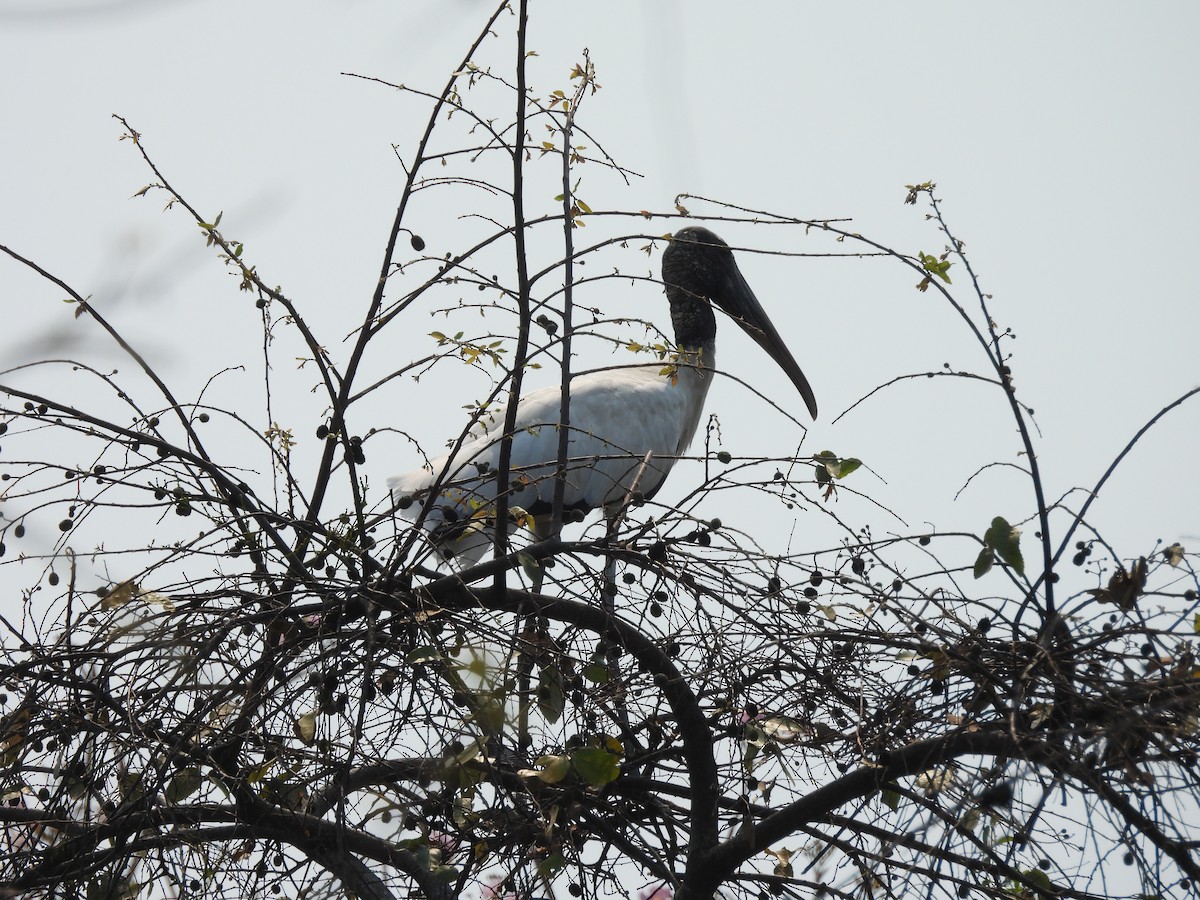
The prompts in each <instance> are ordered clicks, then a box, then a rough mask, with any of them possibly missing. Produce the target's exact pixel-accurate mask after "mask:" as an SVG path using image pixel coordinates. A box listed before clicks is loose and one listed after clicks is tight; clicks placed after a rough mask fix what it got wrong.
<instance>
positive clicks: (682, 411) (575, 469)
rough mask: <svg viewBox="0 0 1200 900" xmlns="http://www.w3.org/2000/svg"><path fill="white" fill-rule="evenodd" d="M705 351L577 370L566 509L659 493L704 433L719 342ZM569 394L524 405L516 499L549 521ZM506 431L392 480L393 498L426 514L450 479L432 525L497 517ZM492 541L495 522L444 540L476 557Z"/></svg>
mask: <svg viewBox="0 0 1200 900" xmlns="http://www.w3.org/2000/svg"><path fill="white" fill-rule="evenodd" d="M697 357H698V359H699V360H700V361H702V362H696V363H694V364H690V365H688V364H679V365H677V366H676V367H674V370H673V373H672V374H663V369H664V365H665V364H664V363H654V364H650V365H637V366H622V367H619V368H612V369H602V370H598V371H592V372H584V373H580V374H579V375H576V376H574V377H573V378H572V379H571V390H570V421H571V426H570V437H569V438H568V445H567V462H566V467H565V473H566V477H565V485H564V495H563V505H564V508H565V509H568V510H582V511H585V512H586V511H588V510H592V509H597V508H603V509H604V510H605V511H606V512H611V511H613V510H615V508H616V507H618V506H619V505H620V504H621V503H622V502H623V501H624V500H625V499H626V497H627V496H629V494H630V493H631V492H632V491H636V492H638V493H640V494H642V495H643V496H646V497H649V496H652V495H653V494H654V493H655V492H656V491H657V490H658V488H659V487H661V486H662V483H663V481H664V480H665V479H666V477H667V473H668V472H669V471H670V470H671V467H672V466H673V465H674V464H675V461H676V459H677V458H678V457H679V456H681V455H682V454H684V453H685V452H686V451H687V449H688V446H689V445H690V444H691V442H692V438H693V437H694V436H695V433H696V428H697V426H698V424H699V422H700V417H701V412H702V410H703V407H704V398H705V396H706V395H707V394H708V388H709V386H710V385H711V384H712V380H713V375H714V372H713V369H712V365H713V350H712V346H711V344H710V345H709V346H707V347H705V348H703V350H702V352H701V353H700V354H688V355H687V358H688V359H689V360H696V359H697ZM560 402H561V391H560V389H559V388H557V387H549V388H543V389H541V390H538V391H534V392H532V393H530V394H527V395H526V396H524V397H522V398H521V400H520V402H519V403H518V404H517V418H516V428H515V430H514V433H513V442H512V466H511V471H512V475H511V477H510V478H509V481H510V483H512V484H513V490H512V492H511V493H510V495H509V507H510V509H511V508H520V509H522V510H526V511H527V512H529V513H530V514H531V515H533V517H534V519H535V521H536V522H537V523H538V524H539V525H541V524H545V523H546V522H547V521H548V520H549V511H550V508H551V505H552V503H553V499H554V483H555V478H554V473H555V471H556V469H557V468H558V466H557V459H558V440H559V439H558V434H559V429H558V427H557V423H558V422H559V408H560ZM502 434H503V423H500V424H497V425H496V426H495V427H494V428H492V429H491V430H489V431H488V432H487V433H486V434H482V435H477V436H472V437H468V438H467V440H466V441H464V442H463V445H462V446H461V447H460V448H459V449H458V451H457V452H456V453H454V454H453V456H451V455H450V454H446V455H444V456H441V457H439V458H437V459H434V460H431V461H430V464H429V467H427V468H422V469H417V470H415V471H412V472H408V473H406V474H403V475H397V476H395V477H393V478H390V479H388V487H389V488H390V489H391V492H392V497H393V499H394V500H396V501H403V500H404V498H413V499H414V500H415V501H416V502H414V503H413V504H411V505H409V506H408V507H407V509H406V510H402V512H404V514H405V515H407V516H409V517H411V518H416V517H417V516H418V515H420V514H421V512H422V510H423V508H424V506H423V504H422V503H421V500H423V499H424V498H425V497H426V496H427V495H428V493H429V491H430V489H431V488H432V487H433V486H434V484H435V483H437V482H440V484H441V488H440V489H439V492H438V497H437V500H436V502H435V503H434V504H433V505H432V506H431V507H430V509H429V510H428V511H427V512H426V513H425V517H424V520H423V521H424V524H425V526H426V527H427V528H429V529H431V530H437V529H442V528H444V527H445V525H446V524H447V523H448V522H461V523H464V524H468V525H469V522H468V520H470V519H472V517H475V518H476V519H477V520H485V519H487V518H489V514H490V511H491V507H492V504H493V501H494V499H495V491H496V476H495V473H496V470H497V467H498V465H499V459H500V443H501V437H502ZM647 454H649V457H648V458H647ZM490 542H491V537H490V533H489V530H486V529H482V528H475V527H467V528H466V529H463V530H460V532H459V533H458V534H457V535H456V536H455V537H453V538H450V539H448V540H446V539H443V540H442V541H441V544H442V549H443V550H444V551H446V552H447V553H448V554H449V555H453V556H455V557H458V558H459V559H460V560H461V561H463V562H472V561H475V560H477V559H478V558H479V557H480V556H482V554H483V553H485V552H486V550H487V548H488V546H489V545H490Z"/></svg>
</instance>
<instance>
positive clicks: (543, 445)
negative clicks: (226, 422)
mask: <svg viewBox="0 0 1200 900" xmlns="http://www.w3.org/2000/svg"><path fill="white" fill-rule="evenodd" d="M663 283H664V286H665V288H666V292H667V297H668V300H669V301H670V304H671V319H672V322H673V324H674V326H675V343H676V345H677V347H678V348H679V350H680V353H679V356H678V358H677V359H676V360H675V366H674V368H673V372H672V373H670V374H663V368H664V364H663V363H654V364H649V365H635V366H622V367H618V368H610V369H602V370H597V371H592V372H582V373H580V374H578V375H575V376H573V377H572V379H571V387H570V423H571V424H570V437H569V439H568V452H567V463H566V466H565V490H564V508H565V510H568V511H572V510H578V511H581V512H588V511H590V510H593V509H601V508H602V509H604V510H605V511H606V513H608V514H611V513H613V512H615V511H616V510H617V509H618V508H619V507H620V506H621V504H622V503H623V502H624V501H625V499H626V497H627V496H628V495H629V494H630V493H631V492H632V491H637V492H638V493H639V494H641V495H643V496H645V497H647V498H648V497H651V496H653V495H654V493H655V492H656V491H657V490H658V489H659V488H660V487H661V486H662V483H663V481H664V480H665V479H666V477H667V474H668V472H670V470H671V467H672V466H673V465H674V463H675V460H676V459H677V458H678V457H679V456H680V455H682V454H683V453H685V452H686V451H687V449H688V446H689V445H690V444H691V442H692V438H693V437H694V436H695V433H696V428H697V426H698V425H699V422H700V418H701V415H702V412H703V408H704V398H705V396H706V395H707V394H708V389H709V386H710V385H711V383H712V379H713V375H714V372H713V365H714V339H715V335H716V319H715V316H714V315H713V312H712V307H711V306H710V303H712V304H715V305H717V306H719V307H720V308H721V309H723V310H724V311H725V312H727V313H729V314H730V315H731V316H732V317H733V318H734V319H735V320H736V321H737V322H738V324H740V325H741V326H742V327H743V328H744V329H745V330H746V331H747V333H749V334H750V335H751V336H752V337H753V338H754V339H755V340H756V341H757V342H758V343H759V344H760V345H762V346H763V347H764V348H765V349H766V350H767V351H768V352H769V353H770V354H771V355H772V357H773V358H774V359H775V360H776V361H777V362H778V363H779V364H780V366H781V367H782V368H783V369H784V371H785V372H787V374H788V376H789V378H790V379H791V381H792V382H793V384H795V385H796V387H797V388H798V389H799V390H800V392H801V394H802V395H803V396H804V399H805V401H806V403H807V404H808V407H809V410H810V411H811V412H812V414H813V415H814V416H815V415H816V402H815V400H814V399H813V395H812V390H811V388H810V387H809V386H808V382H807V380H806V379H805V377H804V375H803V373H802V372H801V371H800V368H799V366H798V365H797V364H796V362H795V360H794V359H793V358H792V356H791V354H790V353H789V352H788V350H787V348H786V346H785V345H784V344H783V341H782V339H781V338H780V337H779V335H778V334H777V333H776V331H775V329H774V328H773V327H772V326H771V323H770V321H769V320H768V319H767V318H766V315H765V313H763V311H762V308H761V307H760V306H759V305H758V302H757V300H756V299H755V297H754V294H753V292H752V291H751V290H750V287H749V286H748V285H747V284H746V282H745V279H743V278H742V276H741V273H740V272H739V271H738V268H737V264H736V263H735V262H734V260H733V253H732V251H731V250H730V249H729V248H728V246H727V245H726V244H725V243H724V242H723V241H722V240H721V239H720V238H718V237H717V236H716V235H715V234H713V233H712V232H711V231H709V230H707V229H705V228H698V227H691V228H685V229H683V230H681V231H680V232H678V233H677V234H676V235H675V236H674V238H673V239H672V241H671V245H670V246H669V247H668V249H667V252H666V253H664V254H663ZM560 401H561V392H560V390H559V388H557V387H551V388H543V389H542V390H538V391H534V392H533V393H531V394H528V395H526V396H524V397H522V398H521V400H520V402H519V403H518V406H517V419H516V429H515V431H514V433H513V441H512V465H511V475H510V478H509V483H510V485H511V488H512V490H511V492H510V494H509V508H510V509H514V508H519V509H521V510H524V511H525V512H526V513H528V514H529V515H530V516H532V517H533V519H534V522H535V528H538V527H540V528H544V527H545V526H546V525H547V524H548V523H549V518H550V514H551V506H552V502H553V497H554V484H555V477H554V475H555V471H556V468H557V458H558V427H557V422H558V421H559V405H560ZM502 428H503V425H502V423H501V424H498V425H497V426H495V427H494V428H492V429H491V430H489V431H488V432H487V433H486V434H484V435H479V436H472V437H468V438H467V440H466V441H464V442H463V444H462V446H461V447H460V448H459V449H458V451H457V452H456V453H454V454H453V457H451V456H450V454H447V455H445V456H442V457H440V458H438V459H434V460H431V461H430V465H429V467H427V468H422V469H417V470H415V471H412V472H408V473H406V474H403V475H397V476H395V477H393V478H390V479H389V480H388V487H389V488H390V489H391V492H392V497H393V500H394V501H395V502H396V503H397V506H398V507H399V508H400V509H401V512H402V513H403V514H404V515H406V516H409V517H412V518H416V517H417V516H418V515H420V513H421V512H422V510H425V516H424V519H423V523H424V525H425V527H426V528H427V529H429V530H430V532H431V533H432V536H433V537H434V540H435V541H436V542H437V543H438V545H439V549H440V550H441V551H442V552H443V553H444V554H446V555H449V556H455V557H458V558H459V559H460V560H461V561H463V562H474V561H477V560H478V559H479V558H480V557H482V555H483V554H484V553H486V551H487V549H488V547H490V546H491V543H492V538H491V532H490V527H488V526H489V525H490V520H491V510H492V506H493V501H494V498H495V490H496V477H495V473H496V468H497V466H498V461H499V457H500V445H501V438H502V436H503V435H502ZM435 485H437V486H438V487H437V494H436V496H430V493H431V489H432V488H433V487H434V486H435ZM412 501H416V502H412Z"/></svg>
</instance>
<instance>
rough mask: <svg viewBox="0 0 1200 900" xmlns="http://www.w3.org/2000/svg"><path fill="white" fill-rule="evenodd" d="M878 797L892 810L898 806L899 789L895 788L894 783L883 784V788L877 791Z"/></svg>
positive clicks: (899, 798)
mask: <svg viewBox="0 0 1200 900" xmlns="http://www.w3.org/2000/svg"><path fill="white" fill-rule="evenodd" d="M879 799H880V800H882V801H883V805H884V806H886V807H887V808H888V809H890V810H891V811H892V812H895V811H896V810H897V809H899V808H900V800H901V797H900V791H899V790H897V789H896V785H894V784H885V785H884V786H883V790H881V791H880V792H879Z"/></svg>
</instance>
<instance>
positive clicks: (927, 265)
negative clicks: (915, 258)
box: [918, 251, 951, 284]
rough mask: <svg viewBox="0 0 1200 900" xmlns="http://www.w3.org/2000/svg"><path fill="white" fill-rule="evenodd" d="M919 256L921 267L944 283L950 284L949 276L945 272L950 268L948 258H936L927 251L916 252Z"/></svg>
mask: <svg viewBox="0 0 1200 900" xmlns="http://www.w3.org/2000/svg"><path fill="white" fill-rule="evenodd" d="M918 255H919V256H920V257H921V267H922V268H923V269H925V271H926V272H928V273H929V274H930V275H936V276H937V277H938V278H940V279H942V281H944V282H946V284H950V276H949V275H947V274H946V273H947V272H948V271H949V270H950V266H951V263H950V261H949V260H945V259H938V258H937V257H936V256H933V255H931V254H929V253H925V252H923V251H922V252H921V253H920V254H918Z"/></svg>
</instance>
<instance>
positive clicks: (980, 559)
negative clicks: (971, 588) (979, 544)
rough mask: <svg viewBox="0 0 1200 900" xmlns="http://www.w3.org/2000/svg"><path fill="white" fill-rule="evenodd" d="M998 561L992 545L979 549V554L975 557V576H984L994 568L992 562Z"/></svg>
mask: <svg viewBox="0 0 1200 900" xmlns="http://www.w3.org/2000/svg"><path fill="white" fill-rule="evenodd" d="M995 561H996V554H994V553H993V552H992V548H991V547H984V548H983V549H982V550H980V551H979V555H978V556H977V557H975V577H976V578H982V577H983V576H984V575H986V574H987V573H988V572H990V571H991V570H992V563H994V562H995Z"/></svg>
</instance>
